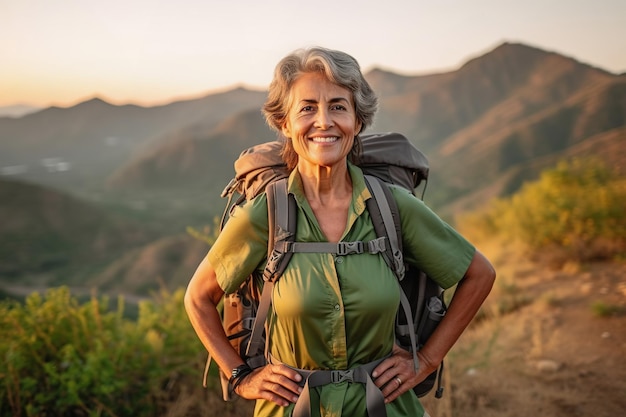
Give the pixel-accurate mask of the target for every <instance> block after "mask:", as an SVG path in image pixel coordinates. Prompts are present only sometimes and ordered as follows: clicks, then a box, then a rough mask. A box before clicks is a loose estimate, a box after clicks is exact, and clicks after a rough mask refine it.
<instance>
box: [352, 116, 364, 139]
mask: <svg viewBox="0 0 626 417" xmlns="http://www.w3.org/2000/svg"><path fill="white" fill-rule="evenodd" d="M362 128H363V122H361V121H360V120H358V119H357V121H356V124H355V126H354V131H355V132H356V134H357V135H358V134H359V133H361V129H362ZM355 136H356V135H355Z"/></svg>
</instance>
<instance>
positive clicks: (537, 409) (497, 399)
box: [426, 248, 626, 417]
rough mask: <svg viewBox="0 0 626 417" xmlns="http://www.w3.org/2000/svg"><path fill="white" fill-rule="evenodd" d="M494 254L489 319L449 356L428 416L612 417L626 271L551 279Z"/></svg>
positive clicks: (605, 266)
mask: <svg viewBox="0 0 626 417" xmlns="http://www.w3.org/2000/svg"><path fill="white" fill-rule="evenodd" d="M509 249H512V248H509ZM493 253H500V255H499V256H498V258H499V259H496V263H497V270H498V274H499V277H498V282H497V283H496V288H495V289H494V292H493V293H492V294H491V295H490V296H489V298H488V301H487V304H486V308H485V310H486V311H487V316H488V318H487V319H486V320H482V321H479V322H476V323H475V324H474V325H473V326H472V327H471V328H470V329H469V330H468V331H467V332H466V333H465V334H464V335H463V336H462V337H461V339H460V340H459V342H458V343H457V345H456V346H455V347H454V348H453V350H452V352H451V353H450V355H449V360H448V364H449V367H448V373H447V375H446V376H447V382H446V385H447V387H446V390H447V393H446V394H445V396H444V398H443V399H442V400H435V399H433V398H428V399H427V400H426V405H427V409H429V410H430V411H431V412H432V413H433V415H435V416H437V417H451V416H455V415H463V416H468V417H474V416H488V417H490V416H494V417H495V416H498V417H514V416H521V415H536V414H544V415H548V416H551V417H569V416H589V415H594V416H602V417H609V416H614V415H621V414H622V413H623V410H624V409H626V400H625V399H624V396H623V392H624V391H625V390H626V367H625V366H624V362H623V358H624V355H625V354H626V264H624V263H623V262H621V263H620V262H617V263H595V264H587V265H578V264H575V263H572V264H570V265H568V266H567V267H566V268H564V269H563V270H553V269H550V268H548V267H547V266H546V265H542V264H537V263H533V262H530V261H528V260H527V259H525V258H523V257H520V256H519V254H517V255H516V254H515V252H512V253H505V252H504V251H502V250H500V249H498V250H496V251H495V252H492V254H490V255H493ZM505 258H507V259H505ZM502 309H507V310H508V311H509V312H508V313H497V311H498V310H502ZM603 311H606V312H604V313H603ZM611 311H612V312H611Z"/></svg>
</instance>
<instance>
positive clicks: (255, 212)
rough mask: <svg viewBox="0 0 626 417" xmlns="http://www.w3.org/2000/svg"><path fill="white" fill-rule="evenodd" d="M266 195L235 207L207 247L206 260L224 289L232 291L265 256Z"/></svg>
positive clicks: (226, 291)
mask: <svg viewBox="0 0 626 417" xmlns="http://www.w3.org/2000/svg"><path fill="white" fill-rule="evenodd" d="M267 241H268V225H267V199H266V197H265V194H261V195H259V196H258V197H256V198H255V199H253V200H251V201H249V202H247V203H245V204H244V205H243V206H241V207H236V208H235V210H234V211H233V213H232V214H231V216H230V218H229V219H228V221H227V222H226V225H225V226H224V229H223V230H222V231H221V233H220V234H219V236H218V238H217V240H216V241H215V243H214V244H213V246H212V247H211V249H210V250H209V254H208V258H209V262H210V263H211V265H212V266H213V268H214V269H215V273H216V275H217V282H218V283H219V285H220V287H221V288H222V290H224V292H225V293H227V294H228V293H231V292H233V291H235V290H236V289H237V288H239V286H240V285H241V283H242V282H243V281H244V280H245V279H246V278H247V277H248V275H250V274H251V273H252V272H253V271H254V270H255V269H257V268H258V267H259V265H260V264H261V262H263V260H264V259H265V257H266V256H267Z"/></svg>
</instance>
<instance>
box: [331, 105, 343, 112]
mask: <svg viewBox="0 0 626 417" xmlns="http://www.w3.org/2000/svg"><path fill="white" fill-rule="evenodd" d="M330 109H331V110H337V111H345V110H346V106H344V105H343V104H333V105H332V106H330Z"/></svg>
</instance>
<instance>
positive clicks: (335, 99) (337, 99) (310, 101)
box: [300, 97, 350, 104]
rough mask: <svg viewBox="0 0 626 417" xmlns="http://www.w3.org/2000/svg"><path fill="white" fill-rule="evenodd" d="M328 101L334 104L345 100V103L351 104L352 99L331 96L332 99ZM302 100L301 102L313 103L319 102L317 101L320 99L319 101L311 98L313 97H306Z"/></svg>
mask: <svg viewBox="0 0 626 417" xmlns="http://www.w3.org/2000/svg"><path fill="white" fill-rule="evenodd" d="M328 101H329V103H331V104H333V103H339V102H344V103H347V104H350V100H348V99H347V98H345V97H334V98H331V99H330V100H328ZM300 102H301V103H311V104H317V103H318V101H317V100H315V99H311V98H305V99H302V100H300Z"/></svg>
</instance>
